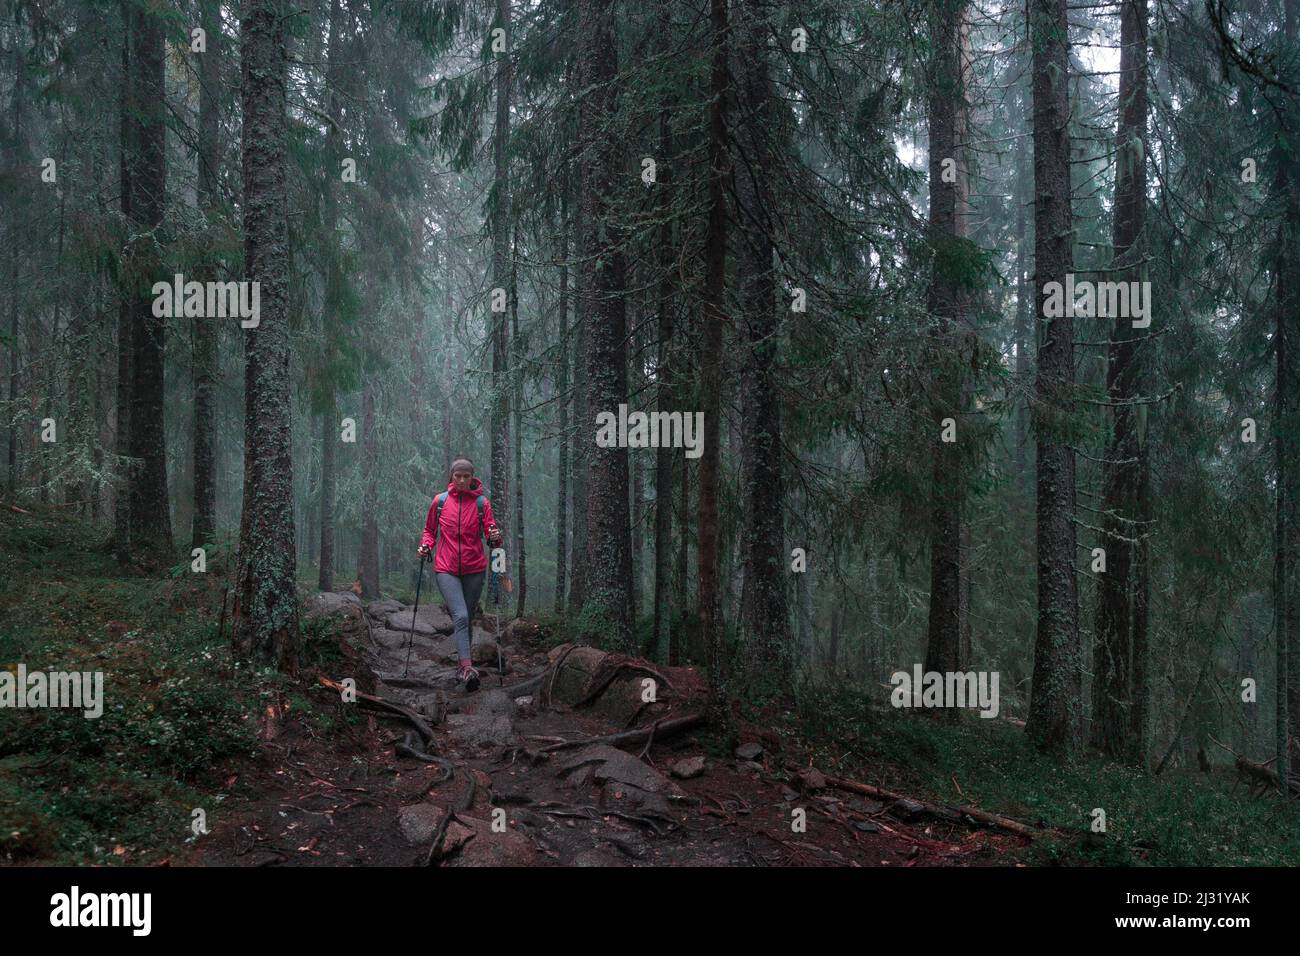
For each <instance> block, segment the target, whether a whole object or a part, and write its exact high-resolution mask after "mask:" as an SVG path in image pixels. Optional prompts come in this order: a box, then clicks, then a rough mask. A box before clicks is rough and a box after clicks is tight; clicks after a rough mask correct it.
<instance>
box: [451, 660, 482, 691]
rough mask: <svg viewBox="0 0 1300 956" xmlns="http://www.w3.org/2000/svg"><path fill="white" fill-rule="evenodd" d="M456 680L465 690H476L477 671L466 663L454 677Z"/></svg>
mask: <svg viewBox="0 0 1300 956" xmlns="http://www.w3.org/2000/svg"><path fill="white" fill-rule="evenodd" d="M456 679H457V680H459V681H461V682H462V683H463V684H464V685H465V689H466V690H468V691H475V690H478V670H477V669H476V668H475V667H474V665H473V664H470V663H469V662H468V661H466V662H465V663H462V664H461V665H460V672H459V673H458V674H457V675H456Z"/></svg>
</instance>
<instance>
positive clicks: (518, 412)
mask: <svg viewBox="0 0 1300 956" xmlns="http://www.w3.org/2000/svg"><path fill="white" fill-rule="evenodd" d="M518 262H519V234H518V231H517V230H516V232H515V247H514V255H513V256H511V259H510V347H511V350H512V351H513V354H514V360H513V361H512V362H511V363H510V364H511V366H512V367H513V370H514V376H515V386H514V390H513V391H514V395H513V399H514V400H513V402H512V404H513V405H514V409H513V412H514V419H515V444H514V456H513V457H514V464H515V575H514V577H515V617H516V618H520V617H523V616H524V607H525V605H526V602H527V599H528V566H527V563H526V552H525V550H524V418H523V406H524V384H523V382H524V377H523V368H524V367H523V361H524V360H523V356H522V355H520V354H519V350H520V346H519V276H518V266H517V263H518Z"/></svg>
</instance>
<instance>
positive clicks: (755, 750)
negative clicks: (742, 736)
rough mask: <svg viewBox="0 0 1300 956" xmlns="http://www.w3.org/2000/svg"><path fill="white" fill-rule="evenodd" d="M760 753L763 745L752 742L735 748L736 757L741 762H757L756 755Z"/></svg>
mask: <svg viewBox="0 0 1300 956" xmlns="http://www.w3.org/2000/svg"><path fill="white" fill-rule="evenodd" d="M762 752H763V745H762V744H760V743H758V742H756V741H752V740H751V741H750V742H749V743H747V744H741V745H740V746H739V747H737V748H736V756H737V757H739V758H740V759H741V760H757V759H758V755H759V754H761V753H762Z"/></svg>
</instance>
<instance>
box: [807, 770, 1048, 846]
mask: <svg viewBox="0 0 1300 956" xmlns="http://www.w3.org/2000/svg"><path fill="white" fill-rule="evenodd" d="M826 784H827V786H830V787H835V788H836V789H838V790H847V791H849V792H850V793H860V794H862V795H863V796H867V797H873V798H875V799H877V800H908V801H910V802H912V803H914V804H917V805H918V806H920V808H921V812H923V813H926V814H929V815H930V816H936V817H947V818H949V819H951V817H952V815H953V814H957V815H958V816H966V817H970V818H971V819H973V820H978V821H979V822H980V823H984V824H987V825H988V826H991V827H997V828H998V829H1000V830H1006V831H1008V832H1009V833H1014V834H1016V835H1017V836H1022V837H1025V838H1026V839H1029V840H1032V839H1034V838H1036V837H1039V836H1042V835H1043V831H1042V830H1039V829H1037V828H1036V827H1031V826H1030V825H1029V824H1027V823H1021V822H1020V821H1019V820H1013V819H1011V818H1010V817H1004V816H1002V815H1001V814H997V813H989V812H988V811H987V810H981V809H979V808H978V807H972V806H970V805H969V804H961V805H959V806H955V807H941V806H939V805H937V804H933V803H928V802H926V801H925V800H917V799H916V798H915V797H908V796H905V795H904V794H901V793H895V792H894V791H892V790H886V789H885V788H884V787H873V786H871V784H868V783H858V782H857V781H856V780H844V779H843V778H841V777H832V776H829V775H828V776H826Z"/></svg>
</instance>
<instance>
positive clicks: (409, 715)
mask: <svg viewBox="0 0 1300 956" xmlns="http://www.w3.org/2000/svg"><path fill="white" fill-rule="evenodd" d="M320 682H321V683H322V684H323V685H325V686H326V687H328V688H329V689H330V690H336V691H338V692H339V693H342V692H343V691H345V690H349V689H348V688H346V687H344V686H343V685H342V684H340V683H339V682H338V681H334V680H330V679H329V678H328V677H326V676H325V675H324V674H322V675H320ZM350 692H351V693H353V694H356V697H357V700H358V701H362V702H364V703H367V704H370V705H371V706H372V707H377V708H379V709H380V710H384V711H387V712H388V713H391V714H396V715H397V716H399V717H404V718H406V719H407V720H408V721H410V722H411V725H412V726H413V727H415V729H416V730H418V731H419V732H420V736H421V737H422V738H424V742H425V743H426V744H431V743H433V740H434V736H433V728H432V727H430V726H429V725H428V723H427V722H426V721H425V719H424V718H423V717H421V716H420V715H419V714H417V713H416V712H415V711H413V710H411V708H409V707H404V706H402V705H401V704H397V703H394V702H393V701H391V700H386V699H385V698H383V697H376V696H375V695H374V694H366V693H363V692H362V691H359V690H357V691H350Z"/></svg>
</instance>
